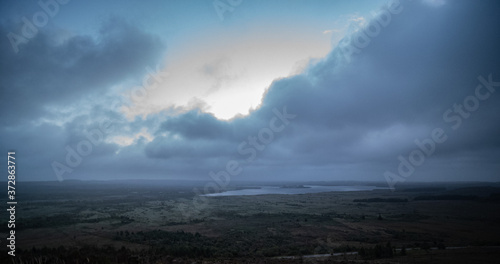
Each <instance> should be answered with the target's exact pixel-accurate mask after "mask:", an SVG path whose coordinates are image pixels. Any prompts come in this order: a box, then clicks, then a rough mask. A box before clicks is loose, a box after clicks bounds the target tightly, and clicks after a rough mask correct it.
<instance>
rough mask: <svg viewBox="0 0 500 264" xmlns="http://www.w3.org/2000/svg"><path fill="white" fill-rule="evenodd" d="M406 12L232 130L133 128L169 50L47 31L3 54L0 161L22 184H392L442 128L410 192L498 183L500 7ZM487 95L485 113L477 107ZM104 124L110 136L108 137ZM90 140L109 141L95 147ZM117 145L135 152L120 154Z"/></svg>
mask: <svg viewBox="0 0 500 264" xmlns="http://www.w3.org/2000/svg"><path fill="white" fill-rule="evenodd" d="M401 8H402V11H401V12H400V13H398V14H393V15H392V16H391V20H390V23H388V24H387V25H386V26H385V27H383V28H382V29H381V30H380V33H378V34H376V35H375V36H373V37H370V41H369V43H368V45H366V46H365V47H363V48H362V49H360V51H359V52H356V53H353V54H352V55H351V56H349V57H346V52H345V51H346V50H345V45H356V43H355V41H356V39H357V38H359V36H360V35H359V34H362V32H363V29H360V30H358V31H357V32H355V33H353V34H354V35H352V36H346V37H345V38H344V40H342V41H341V42H340V43H339V46H336V47H334V48H333V49H332V51H331V52H330V53H329V54H328V56H326V57H325V58H323V59H322V60H320V61H316V62H314V63H310V65H309V66H308V67H307V68H306V69H305V70H304V71H303V72H302V73H300V74H298V75H295V76H291V77H288V78H282V79H276V80H275V81H274V82H273V83H272V84H271V86H270V87H269V88H268V90H267V91H266V93H265V94H264V95H263V99H262V104H261V106H260V107H259V108H258V109H256V110H254V111H252V112H251V113H250V114H249V115H248V116H245V117H240V118H234V119H232V120H229V121H224V120H219V119H217V118H215V117H214V116H213V115H212V114H209V113H206V112H204V111H203V110H201V109H194V110H190V111H187V112H186V111H181V112H178V111H174V110H175V109H167V110H164V111H161V112H159V113H157V114H152V115H149V116H147V117H144V118H141V117H136V118H135V119H134V120H128V119H126V118H125V115H124V113H123V112H122V109H121V108H120V107H119V106H120V105H121V103H126V102H125V101H124V100H125V99H123V98H124V97H122V96H121V94H122V93H123V92H124V91H123V90H121V89H120V87H121V85H123V84H127V83H134V82H135V83H138V82H139V81H140V80H142V78H143V76H144V74H145V73H146V70H145V68H146V67H148V66H151V65H156V64H157V63H158V62H159V61H160V60H161V58H162V56H163V53H164V52H165V45H164V44H163V43H162V42H161V41H160V40H159V38H157V37H155V36H153V35H150V34H148V33H146V32H144V31H143V30H141V29H139V28H137V27H134V26H132V25H130V24H129V23H127V22H124V21H123V20H120V19H111V20H109V21H108V22H107V23H105V24H104V25H103V26H102V29H101V31H100V32H99V34H100V35H99V38H98V39H96V38H93V37H88V36H71V37H68V38H66V39H64V41H62V42H58V43H54V42H53V40H52V37H53V35H52V34H57V33H56V32H52V33H51V32H46V31H44V32H41V33H39V34H38V35H37V36H36V39H33V40H32V41H30V42H29V43H28V44H26V45H25V46H24V47H23V50H22V52H19V54H14V53H12V52H10V49H11V47H10V44H9V43H8V41H5V40H3V41H1V42H0V47H1V48H2V49H1V50H2V53H1V54H2V60H1V62H0V65H1V66H0V67H1V71H2V73H3V76H4V77H3V78H2V80H1V82H0V85H1V96H0V98H1V99H0V100H1V105H2V119H1V124H0V125H1V127H0V129H1V131H2V140H1V141H0V147H1V149H2V150H4V152H6V151H7V150H15V151H16V152H17V153H18V159H19V161H20V163H19V164H20V165H19V167H20V169H19V171H20V172H19V173H20V174H22V175H23V176H22V177H24V179H25V180H56V179H57V177H56V176H55V173H54V171H53V167H52V164H53V163H54V162H58V163H60V164H62V165H64V166H66V167H67V168H70V169H71V172H69V171H66V172H64V173H63V178H65V179H71V178H80V179H117V178H166V179H171V178H173V179H202V180H203V179H206V180H210V177H209V172H210V171H215V172H217V171H219V170H223V169H225V168H226V165H227V164H228V161H230V160H234V161H237V162H239V163H240V165H241V167H242V169H243V171H242V173H240V174H238V176H237V177H235V178H234V179H242V180H374V181H385V179H384V176H383V175H384V172H386V171H392V172H397V170H398V165H399V163H400V161H399V160H398V156H399V155H402V156H404V157H408V156H409V155H410V153H411V151H413V150H415V149H416V148H417V146H416V144H415V140H419V141H422V140H424V139H426V138H431V137H432V131H433V130H434V129H436V128H441V129H442V130H443V131H444V133H445V134H446V136H447V140H446V142H444V143H442V144H437V145H436V150H435V152H434V153H433V154H432V155H431V156H429V157H426V160H425V163H424V164H423V165H421V166H419V167H418V168H416V170H415V173H414V174H412V176H411V177H410V178H409V180H415V181H419V180H426V181H440V180H470V181H476V180H478V181H479V180H489V181H493V180H495V181H497V180H498V179H500V177H499V176H500V175H499V174H498V172H499V171H500V163H499V160H500V139H499V138H498V135H499V134H500V116H499V114H498V113H499V111H500V96H499V94H498V89H500V88H499V87H500V85H499V84H498V82H500V66H499V65H500V64H499V62H500V51H499V50H498V47H499V46H500V39H499V38H498V30H497V27H496V25H500V18H499V17H498V15H497V14H498V12H499V11H500V6H499V5H498V4H497V3H496V2H495V1H480V2H472V1H453V2H446V3H444V4H442V5H428V4H425V3H422V2H418V1H413V2H407V1H402V2H401ZM374 23H379V22H377V20H367V22H366V24H365V26H366V27H370V26H375V24H374ZM6 32H8V30H6V28H5V27H2V28H1V30H0V33H1V34H3V35H5V34H6ZM358 40H359V39H358ZM358 44H359V43H358ZM358 46H359V45H358ZM270 60H272V58H270ZM205 70H206V71H207V72H213V71H214V70H216V69H213V68H210V67H207V68H206V69H205ZM490 75H491V77H489V76H490ZM480 76H482V77H483V79H484V80H486V81H487V82H488V81H489V82H490V83H492V82H493V85H490V86H491V87H490V88H492V90H488V89H487V87H486V86H485V85H484V82H482V81H481V80H480V78H479V77H480ZM187 78H189V77H187ZM478 78H479V79H478ZM495 82H496V84H495ZM480 84H483V88H481V90H480V93H479V94H480V97H481V96H482V98H484V99H476V101H475V100H474V99H471V96H472V97H475V98H478V95H477V94H476V88H477V87H478V85H480ZM495 85H496V86H495ZM179 89H182V87H179ZM487 94H489V96H487V98H486V95H487ZM117 101H118V102H119V103H118V104H116V102H117ZM475 102H477V104H476V103H475ZM464 104H465V106H462V107H460V106H459V105H464ZM285 108H286V110H285ZM459 109H463V110H461V111H462V112H460V111H459ZM467 109H469V110H467ZM471 109H473V111H470V110H471ZM448 110H450V111H451V112H449V113H448ZM277 112H278V114H277ZM284 112H286V113H288V114H289V115H294V116H295V117H294V118H290V119H288V120H286V119H283V116H286V114H285V113H284ZM446 113H448V114H446ZM443 116H445V117H443ZM106 122H107V123H109V125H110V126H109V127H110V129H109V131H108V132H106V131H103V130H102V129H100V126H102V124H103V123H106ZM459 122H460V123H459ZM281 128H282V129H281ZM454 128H455V129H454ZM92 131H94V132H95V131H100V134H99V133H98V134H99V135H98V134H96V133H97V132H95V133H93V134H92V133H90V132H92ZM141 131H142V132H141ZM270 131H271V132H270ZM146 132H147V134H148V135H150V136H151V137H150V138H149V136H144V135H146ZM89 133H90V134H91V135H93V136H94V139H96V138H97V139H102V141H99V143H98V144H93V143H92V142H91V140H90V138H89V136H88V135H89ZM140 133H142V134H140ZM101 135H102V137H101ZM135 135H137V136H135ZM120 136H121V137H128V138H132V140H131V142H129V144H122V145H120V144H117V143H116V142H117V141H116V140H114V139H115V138H116V137H120ZM83 141H88V142H91V144H92V145H91V146H92V149H91V151H90V153H89V154H88V155H81V156H82V157H81V158H82V160H81V162H80V163H79V164H78V165H77V166H69V164H67V160H66V158H67V157H68V153H69V152H68V147H69V148H70V149H73V150H75V151H77V150H78V146H80V150H86V149H85V147H88V146H84V145H85V144H83V143H81V142H83ZM251 149H253V151H251ZM73 161H74V160H73ZM63 170H64V169H63Z"/></svg>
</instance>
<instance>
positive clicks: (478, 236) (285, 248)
mask: <svg viewBox="0 0 500 264" xmlns="http://www.w3.org/2000/svg"><path fill="white" fill-rule="evenodd" d="M324 184H327V183H324ZM18 185H19V186H18V190H17V191H18V192H19V193H18V196H17V198H18V203H19V204H18V207H17V211H16V245H17V250H16V257H15V260H16V261H18V263H40V261H42V260H43V261H45V262H41V263H58V262H59V263H64V261H65V263H76V262H73V261H72V260H75V259H76V260H78V259H80V260H81V261H82V263H88V262H90V263H170V262H178V263H184V262H185V263H191V262H192V261H193V260H194V261H198V262H199V263H201V260H203V261H204V262H203V263H301V262H309V263H336V262H353V263H356V262H361V263H365V262H368V263H443V262H444V263H446V262H454V263H496V262H495V261H497V260H498V259H499V257H500V249H499V248H496V247H495V246H500V225H498V223H499V222H500V201H499V199H498V197H499V193H500V188H498V187H495V186H494V185H493V186H489V187H480V186H471V185H463V184H462V185H461V184H455V185H450V184H447V185H443V186H440V187H436V186H427V185H407V186H402V187H401V188H400V189H398V190H396V191H395V192H391V191H390V190H374V191H360V192H326V193H315V194H297V195H272V194H270V195H258V196H214V197H205V199H207V200H204V201H206V203H204V206H202V207H201V208H198V207H194V206H193V204H192V201H193V200H192V198H193V196H194V193H193V191H192V189H193V186H191V185H189V184H187V183H186V184H176V185H171V184H169V183H158V182H152V183H141V184H137V183H134V184H131V183H130V182H102V183H101V182H63V183H19V184H18ZM253 186H255V185H253ZM231 188H232V189H241V188H245V186H242V185H238V186H232V187H231ZM182 208H184V209H182ZM186 211H187V212H188V213H187V214H186ZM7 217H8V216H7V215H6V214H4V213H3V214H2V217H1V219H0V221H3V223H1V227H2V228H3V229H2V230H1V232H2V233H3V235H4V236H5V237H6V236H7V234H6V232H7V229H6V227H7V224H6V223H5V220H7V219H8V218H7ZM453 247H459V248H456V249H453ZM345 252H357V253H359V254H352V255H350V254H347V255H344V254H340V255H338V254H337V253H345ZM479 253H480V254H481V257H480V258H481V260H480V261H479V262H476V261H473V260H474V259H473V257H472V256H475V255H477V254H479ZM0 254H1V255H0V260H1V261H0V262H2V263H7V262H4V261H11V260H9V259H10V258H11V257H10V256H8V255H7V254H6V252H0ZM310 255H315V256H310ZM284 256H286V258H282V257H284ZM292 256H293V257H292ZM476 258H479V257H476ZM468 260H470V261H468ZM477 260H479V259H477ZM36 261H38V262H36ZM68 261H69V262H68ZM86 261H87V262H86ZM460 261H462V262H460ZM464 261H465V262H464Z"/></svg>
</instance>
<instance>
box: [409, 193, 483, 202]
mask: <svg viewBox="0 0 500 264" xmlns="http://www.w3.org/2000/svg"><path fill="white" fill-rule="evenodd" d="M476 199H478V197H477V196H476V195H459V194H443V195H422V196H417V197H415V199H414V200H415V201H440V200H459V201H467V200H476Z"/></svg>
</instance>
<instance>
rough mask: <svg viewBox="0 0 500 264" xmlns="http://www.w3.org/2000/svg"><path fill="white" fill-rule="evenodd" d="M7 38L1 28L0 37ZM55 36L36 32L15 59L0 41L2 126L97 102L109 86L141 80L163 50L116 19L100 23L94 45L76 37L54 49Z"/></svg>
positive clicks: (91, 40) (8, 46)
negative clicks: (79, 102) (83, 100)
mask: <svg viewBox="0 0 500 264" xmlns="http://www.w3.org/2000/svg"><path fill="white" fill-rule="evenodd" d="M7 32H8V30H7V28H6V27H5V26H2V27H1V28H0V35H2V36H5V35H7ZM55 36H57V34H56V33H55V32H52V31H50V30H46V31H40V32H39V33H38V34H37V35H36V36H35V37H34V38H33V39H31V40H30V41H29V42H28V43H27V44H24V45H23V46H22V49H21V50H20V51H19V52H18V53H14V52H13V51H12V47H11V44H10V43H9V41H8V39H7V38H2V41H0V49H1V50H2V59H1V60H0V69H1V71H2V82H1V90H0V91H1V96H0V103H1V105H2V106H1V107H2V108H1V109H2V112H3V115H4V116H3V118H2V122H3V123H2V125H7V124H9V125H12V124H13V123H16V122H19V121H22V120H32V119H36V118H38V117H41V116H43V115H44V114H47V107H48V106H52V107H56V108H57V107H67V106H69V105H72V104H73V102H75V101H77V100H78V99H80V98H81V97H89V96H90V95H94V96H102V95H104V94H106V92H107V91H108V89H109V88H110V87H111V86H112V85H115V84H117V83H121V82H124V81H126V80H130V79H131V78H138V77H139V76H140V75H141V74H144V72H145V67H146V66H150V65H154V64H155V63H156V61H157V59H158V56H159V55H161V53H162V52H163V49H164V45H163V44H162V43H161V41H160V40H159V39H158V38H156V37H154V36H151V35H148V34H147V33H145V32H143V31H141V30H140V29H138V28H136V27H134V26H132V25H130V24H129V23H127V22H125V21H123V20H120V19H110V20H108V21H107V22H105V23H103V26H102V28H101V30H100V31H99V35H98V37H97V39H95V38H92V37H90V36H78V35H76V36H71V37H69V38H67V39H65V40H62V41H61V43H56V41H54V38H55ZM12 107H14V108H12ZM9 109H10V110H9ZM14 109H15V111H13V110H14Z"/></svg>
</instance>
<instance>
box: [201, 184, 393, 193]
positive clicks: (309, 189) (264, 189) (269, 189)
mask: <svg viewBox="0 0 500 264" xmlns="http://www.w3.org/2000/svg"><path fill="white" fill-rule="evenodd" d="M379 189H383V190H385V189H388V188H385V187H376V186H361V185H360V186H320V185H304V187H299V188H292V187H286V188H283V187H278V186H261V187H259V188H252V189H241V190H232V191H225V192H220V193H210V194H204V195H202V196H235V195H261V194H304V193H320V192H355V191H373V190H379Z"/></svg>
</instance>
